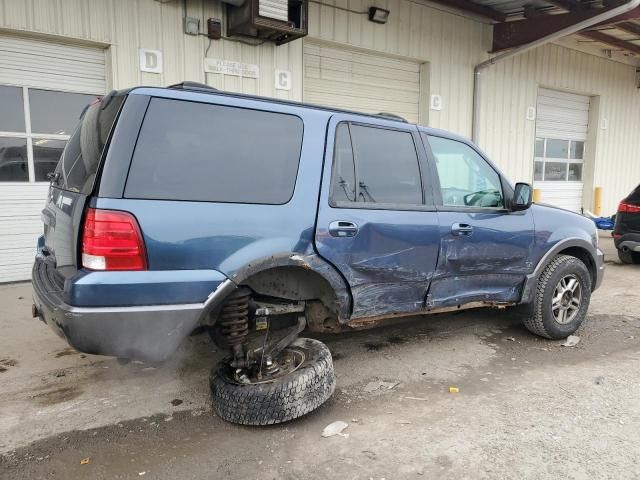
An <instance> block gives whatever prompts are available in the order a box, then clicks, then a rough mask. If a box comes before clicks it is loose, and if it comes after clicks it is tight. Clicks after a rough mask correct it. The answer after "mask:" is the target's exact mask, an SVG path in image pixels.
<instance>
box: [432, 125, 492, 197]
mask: <svg viewBox="0 0 640 480" xmlns="http://www.w3.org/2000/svg"><path fill="white" fill-rule="evenodd" d="M426 140H427V141H428V143H429V145H430V146H431V151H432V152H433V156H434V159H435V163H436V169H437V171H438V178H439V180H440V192H441V195H442V204H443V206H446V207H472V208H504V197H503V194H502V185H501V183H500V176H499V175H498V173H497V172H496V171H495V170H494V169H493V168H492V167H491V166H490V165H489V164H488V163H487V161H486V160H485V159H484V158H482V157H481V156H480V155H479V154H478V153H477V152H476V151H475V150H474V149H472V148H471V147H469V146H468V145H466V144H464V143H462V142H458V141H456V140H451V139H448V138H441V137H432V136H427V137H426Z"/></svg>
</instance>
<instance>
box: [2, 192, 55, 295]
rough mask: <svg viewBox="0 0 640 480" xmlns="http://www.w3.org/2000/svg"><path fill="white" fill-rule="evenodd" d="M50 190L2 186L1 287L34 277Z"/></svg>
mask: <svg viewBox="0 0 640 480" xmlns="http://www.w3.org/2000/svg"><path fill="white" fill-rule="evenodd" d="M47 188H48V185H46V184H41V183H40V184H38V183H31V184H28V183H27V184H22V185H21V184H4V185H3V184H1V183H0V283H2V282H13V281H17V280H24V279H26V278H29V276H30V275H31V264H32V263H33V257H34V255H35V252H36V239H37V238H38V236H39V235H42V221H41V220H40V212H41V211H42V208H43V207H44V202H45V199H46V196H47Z"/></svg>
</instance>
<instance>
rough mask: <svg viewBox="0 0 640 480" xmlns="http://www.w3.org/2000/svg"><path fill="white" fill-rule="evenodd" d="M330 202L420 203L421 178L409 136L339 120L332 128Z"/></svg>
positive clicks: (401, 132) (412, 143)
mask: <svg viewBox="0 0 640 480" xmlns="http://www.w3.org/2000/svg"><path fill="white" fill-rule="evenodd" d="M354 166H355V168H354ZM354 176H355V178H354ZM331 201H332V203H333V204H334V205H335V204H340V203H344V202H363V203H376V204H388V205H422V180H421V178H420V167H419V165H418V154H417V152H416V147H415V143H414V141H413V135H411V133H410V132H403V131H399V130H389V129H386V128H378V127H370V126H365V125H358V124H348V123H340V124H339V125H338V128H337V130H336V141H335V151H334V166H333V178H332V187H331ZM339 206H343V205H339Z"/></svg>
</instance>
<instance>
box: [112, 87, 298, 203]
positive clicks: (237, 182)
mask: <svg viewBox="0 0 640 480" xmlns="http://www.w3.org/2000/svg"><path fill="white" fill-rule="evenodd" d="M302 128H303V127H302V120H301V119H300V118H299V117H296V116H293V115H288V114H281V113H273V112H263V111H259V110H249V109H244V108H236V107H227V106H220V105H210V104H206V103H195V102H185V101H179V100H169V99H161V98H154V99H153V100H151V103H150V105H149V109H148V110H147V114H146V115H145V120H144V123H143V125H142V129H141V131H140V137H139V138H138V143H137V145H136V149H135V152H134V155H133V161H132V164H131V170H130V172H129V178H128V179H127V186H126V189H125V196H126V197H128V198H147V199H166V200H191V201H206V202H231V203H261V204H271V205H279V204H283V203H287V202H288V201H289V200H290V199H291V196H292V195H293V189H294V187H295V182H296V176H297V172H298V163H299V160H300V149H301V147H302Z"/></svg>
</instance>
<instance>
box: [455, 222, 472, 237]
mask: <svg viewBox="0 0 640 480" xmlns="http://www.w3.org/2000/svg"><path fill="white" fill-rule="evenodd" d="M451 233H452V234H453V235H457V236H459V237H462V236H465V237H470V236H471V234H472V233H473V227H472V226H471V225H469V224H468V223H454V224H453V225H451Z"/></svg>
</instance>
